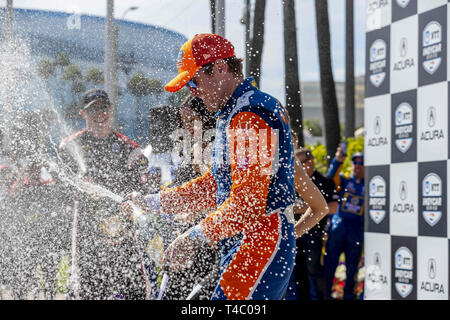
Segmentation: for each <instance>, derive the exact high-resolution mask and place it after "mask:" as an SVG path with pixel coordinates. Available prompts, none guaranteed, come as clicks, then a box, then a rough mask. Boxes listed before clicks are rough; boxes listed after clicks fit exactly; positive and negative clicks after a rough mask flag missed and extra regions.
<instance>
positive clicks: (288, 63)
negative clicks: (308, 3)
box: [282, 0, 304, 148]
mask: <svg viewBox="0 0 450 320" xmlns="http://www.w3.org/2000/svg"><path fill="white" fill-rule="evenodd" d="M282 4H283V26H284V67H285V70H284V83H285V88H286V108H287V110H288V113H289V116H290V124H291V128H292V129H293V130H294V132H295V133H296V135H297V138H298V144H299V145H298V146H295V147H296V148H297V147H299V146H303V145H304V138H303V128H302V123H303V121H302V120H303V115H302V108H301V105H302V102H301V96H300V80H299V72H298V57H297V30H296V23H295V0H282Z"/></svg>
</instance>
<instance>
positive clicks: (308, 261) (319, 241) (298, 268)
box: [287, 149, 339, 300]
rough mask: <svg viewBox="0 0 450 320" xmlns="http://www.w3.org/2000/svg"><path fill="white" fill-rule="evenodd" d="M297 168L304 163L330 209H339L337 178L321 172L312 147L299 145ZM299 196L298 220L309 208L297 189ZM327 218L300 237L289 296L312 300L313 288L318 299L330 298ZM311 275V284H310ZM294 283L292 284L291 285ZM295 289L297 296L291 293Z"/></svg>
mask: <svg viewBox="0 0 450 320" xmlns="http://www.w3.org/2000/svg"><path fill="white" fill-rule="evenodd" d="M295 161H296V163H295V168H296V170H299V168H298V166H299V165H301V166H302V167H303V170H304V171H305V172H306V174H307V175H308V176H309V177H310V178H311V180H312V182H313V183H314V184H315V185H316V187H317V188H318V189H319V190H320V192H321V193H322V195H323V197H324V199H325V201H326V203H327V206H328V210H329V213H328V214H334V213H336V211H337V207H338V200H339V195H338V194H337V192H336V187H335V185H334V182H333V181H332V180H331V179H328V178H327V177H324V176H323V175H322V174H320V173H319V172H318V171H317V170H316V169H315V165H314V156H313V154H312V152H311V150H309V149H299V150H296V151H295ZM294 184H295V187H296V189H299V187H300V181H297V180H295V181H294ZM296 196H297V200H296V202H295V206H294V217H295V220H297V221H298V220H299V219H300V218H301V216H302V215H303V214H304V213H305V212H306V210H307V209H308V204H307V203H306V202H305V201H304V200H303V199H302V198H301V196H300V195H299V192H298V191H296ZM327 221H328V219H327V218H324V219H322V220H320V222H319V223H318V224H317V225H316V226H315V227H313V228H312V229H311V230H309V231H308V232H307V233H306V234H304V235H303V236H302V237H301V238H298V239H297V255H296V259H295V263H296V264H295V267H294V272H293V280H295V287H294V288H291V289H296V291H297V292H295V290H293V292H291V291H290V292H291V293H290V294H289V295H288V296H287V299H294V298H297V299H298V300H310V299H311V292H314V293H315V295H316V298H317V299H318V300H325V299H327V294H326V285H325V276H324V273H323V265H322V261H321V258H322V249H323V245H324V237H325V235H326V225H327ZM309 279H311V283H312V285H313V286H312V288H310V285H309V283H310V282H309ZM291 286H292V287H293V285H291ZM295 293H296V296H292V295H293V294H295Z"/></svg>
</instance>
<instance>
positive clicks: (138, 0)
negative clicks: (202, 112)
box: [0, 0, 366, 102]
mask: <svg viewBox="0 0 450 320" xmlns="http://www.w3.org/2000/svg"><path fill="white" fill-rule="evenodd" d="M225 3H226V8H225V16H226V30H225V32H226V37H227V38H228V39H229V40H231V41H232V42H233V44H234V45H235V47H236V51H237V55H238V56H240V57H243V53H244V26H243V25H241V24H240V22H239V21H240V18H241V16H242V13H243V9H244V8H243V4H244V1H243V0H225ZM266 3H267V7H266V17H265V18H266V23H265V45H264V52H263V59H262V78H261V88H262V89H263V90H265V91H267V92H269V93H271V94H273V95H274V96H276V97H277V98H279V99H280V100H281V101H282V102H284V89H283V88H284V75H283V74H284V66H283V59H284V58H283V56H284V54H283V26H282V25H283V21H282V7H281V1H280V0H267V1H266ZM328 3H329V17H330V29H331V30H330V31H331V45H332V62H333V72H334V76H335V80H336V81H342V80H344V77H345V51H344V48H345V0H329V1H328ZM5 4H6V0H0V6H4V5H5ZM14 6H15V7H17V8H29V9H43V10H55V11H63V12H77V13H81V14H91V15H97V16H105V14H106V0H65V1H60V0H39V1H35V0H14ZM130 6H138V7H139V9H138V10H135V11H130V12H128V13H127V15H126V19H127V20H131V21H136V22H141V23H148V24H153V25H159V26H162V27H165V28H168V29H171V30H174V31H177V32H179V33H182V34H183V35H185V36H186V37H187V38H190V37H192V36H193V35H195V34H196V33H202V32H210V30H211V27H210V16H209V1H208V0H170V1H168V0H116V1H115V16H116V18H121V17H122V15H123V13H124V11H125V10H126V9H127V8H129V7H130ZM365 6H366V1H362V0H356V1H355V16H354V20H355V74H356V75H361V74H363V73H364V58H365V19H366V18H365ZM296 17H297V19H296V20H297V31H298V34H297V37H298V38H297V41H298V48H299V52H298V55H299V59H300V67H299V69H300V81H317V80H318V79H319V66H318V57H317V39H316V22H315V10H314V0H297V1H296Z"/></svg>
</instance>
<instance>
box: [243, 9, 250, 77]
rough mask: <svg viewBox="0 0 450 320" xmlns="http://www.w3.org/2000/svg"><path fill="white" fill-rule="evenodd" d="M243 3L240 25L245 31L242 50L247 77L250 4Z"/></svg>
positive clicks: (248, 71) (248, 70)
mask: <svg viewBox="0 0 450 320" xmlns="http://www.w3.org/2000/svg"><path fill="white" fill-rule="evenodd" d="M244 1H245V6H244V13H243V15H242V18H241V24H243V25H244V27H245V30H244V34H245V44H244V48H245V76H246V77H248V76H249V75H250V57H249V54H250V19H251V14H250V8H251V3H250V0H244Z"/></svg>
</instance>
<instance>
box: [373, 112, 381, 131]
mask: <svg viewBox="0 0 450 320" xmlns="http://www.w3.org/2000/svg"><path fill="white" fill-rule="evenodd" d="M374 131H375V134H376V135H379V134H380V132H381V118H380V117H379V116H376V117H375V126H374Z"/></svg>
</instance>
